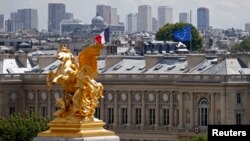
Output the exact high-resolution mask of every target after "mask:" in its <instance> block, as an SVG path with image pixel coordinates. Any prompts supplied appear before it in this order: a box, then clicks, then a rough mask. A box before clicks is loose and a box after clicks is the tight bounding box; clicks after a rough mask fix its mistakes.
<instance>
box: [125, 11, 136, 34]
mask: <svg viewBox="0 0 250 141" xmlns="http://www.w3.org/2000/svg"><path fill="white" fill-rule="evenodd" d="M136 31H137V14H133V13H130V14H128V15H127V16H126V32H128V33H133V32H136Z"/></svg>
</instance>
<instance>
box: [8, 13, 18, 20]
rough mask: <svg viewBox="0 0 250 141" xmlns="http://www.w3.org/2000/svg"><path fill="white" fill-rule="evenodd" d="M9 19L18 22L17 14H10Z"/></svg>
mask: <svg viewBox="0 0 250 141" xmlns="http://www.w3.org/2000/svg"><path fill="white" fill-rule="evenodd" d="M10 19H11V20H14V21H16V20H18V14H17V12H12V13H10Z"/></svg>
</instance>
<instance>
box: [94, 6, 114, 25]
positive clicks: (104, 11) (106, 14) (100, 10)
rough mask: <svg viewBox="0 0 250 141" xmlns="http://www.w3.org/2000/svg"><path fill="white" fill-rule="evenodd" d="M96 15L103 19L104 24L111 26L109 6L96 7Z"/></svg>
mask: <svg viewBox="0 0 250 141" xmlns="http://www.w3.org/2000/svg"><path fill="white" fill-rule="evenodd" d="M96 14H97V15H99V16H101V17H102V18H103V21H104V23H106V24H108V25H110V24H111V6H109V5H97V6H96Z"/></svg>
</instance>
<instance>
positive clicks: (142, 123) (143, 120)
mask: <svg viewBox="0 0 250 141" xmlns="http://www.w3.org/2000/svg"><path fill="white" fill-rule="evenodd" d="M141 94H142V95H141V97H142V99H141V102H142V106H141V107H142V109H141V113H142V115H141V117H142V119H141V125H142V127H143V126H144V125H145V122H146V109H145V94H146V93H145V92H144V93H141Z"/></svg>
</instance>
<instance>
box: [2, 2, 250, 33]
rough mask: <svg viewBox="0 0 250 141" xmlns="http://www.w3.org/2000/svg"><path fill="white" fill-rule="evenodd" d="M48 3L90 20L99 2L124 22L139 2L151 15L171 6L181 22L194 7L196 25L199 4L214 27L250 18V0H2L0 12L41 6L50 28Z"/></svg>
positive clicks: (42, 20)
mask: <svg viewBox="0 0 250 141" xmlns="http://www.w3.org/2000/svg"><path fill="white" fill-rule="evenodd" d="M48 3H65V4H66V12H72V13H74V17H75V18H77V19H79V20H81V21H83V22H84V23H90V22H91V19H92V18H93V17H94V16H95V15H96V5H98V4H106V5H110V6H111V7H114V8H117V9H118V10H117V11H118V15H120V21H122V22H125V15H127V14H128V13H136V12H137V11H138V5H142V4H148V5H151V6H152V16H153V17H157V7H158V6H171V7H173V9H174V22H178V18H179V16H178V15H179V13H180V12H189V11H190V10H192V17H193V18H192V24H193V25H195V26H196V24H197V22H196V17H197V16H196V13H197V8H198V7H207V8H209V14H210V25H211V26H213V27H214V28H231V27H234V28H242V29H244V26H245V23H246V22H250V1H249V0H0V14H4V15H5V20H6V19H8V18H9V17H10V12H16V11H17V9H22V8H34V9H37V10H38V18H39V19H38V20H39V30H41V29H47V21H48Z"/></svg>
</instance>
